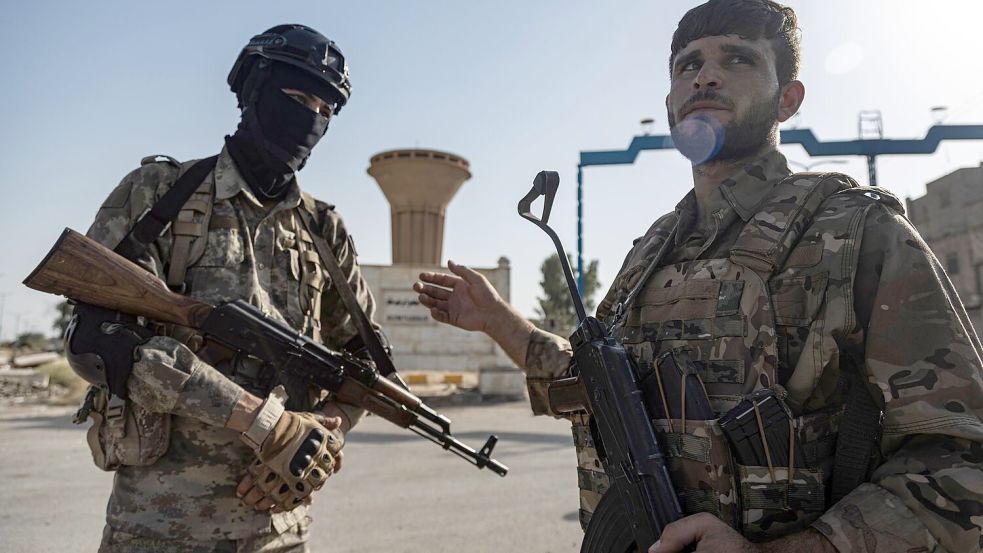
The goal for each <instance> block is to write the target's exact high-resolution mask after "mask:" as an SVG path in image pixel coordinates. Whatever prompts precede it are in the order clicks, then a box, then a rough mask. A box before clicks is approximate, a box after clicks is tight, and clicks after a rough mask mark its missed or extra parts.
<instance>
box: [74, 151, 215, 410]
mask: <svg viewBox="0 0 983 553" xmlns="http://www.w3.org/2000/svg"><path fill="white" fill-rule="evenodd" d="M217 160H218V156H212V157H207V158H205V159H202V160H199V161H197V162H196V163H195V164H194V165H192V166H191V167H190V168H189V169H188V170H187V171H185V172H184V174H182V175H181V176H180V177H178V179H177V180H176V181H175V182H174V184H173V185H172V186H171V188H170V190H168V191H167V192H166V193H164V195H163V196H161V198H160V199H159V200H157V202H156V203H154V205H153V206H152V207H151V208H150V209H149V210H147V211H146V212H145V213H144V214H143V215H141V216H140V218H139V219H138V220H137V222H136V223H135V224H134V225H133V227H132V228H130V231H129V232H127V233H126V236H124V237H123V239H122V240H120V242H119V244H117V245H116V247H115V248H114V249H113V251H115V252H116V253H118V254H119V255H121V256H123V257H125V258H126V259H128V260H130V261H132V262H134V263H135V262H136V261H137V259H139V258H140V256H142V255H143V254H144V253H145V252H146V251H147V248H149V247H150V244H152V243H153V242H154V240H156V239H157V238H158V237H159V236H160V235H161V233H162V232H164V229H166V228H167V225H169V224H170V223H171V221H172V220H174V218H175V217H177V215H178V212H179V211H181V208H182V207H184V204H185V203H187V201H188V199H189V198H191V195H192V194H194V191H195V190H197V189H198V187H199V186H200V185H201V183H202V181H204V180H205V177H207V176H208V173H210V172H211V171H212V169H214V168H215V163H216V161H217ZM75 314H76V315H77V316H79V317H82V318H87V319H91V320H95V321H97V322H98V321H100V320H104V319H109V320H116V321H123V322H124V323H132V324H133V325H134V326H135V325H136V320H137V319H136V317H132V316H129V315H123V314H120V313H115V314H113V313H112V312H108V311H107V310H105V309H101V308H98V307H94V306H90V305H85V304H80V305H77V306H76V307H75ZM83 330H88V331H90V334H89V335H86V336H85V337H84V338H82V340H83V341H87V342H89V343H90V344H93V345H94V347H93V349H92V350H90V351H95V352H99V349H100V347H105V344H100V343H99V341H100V340H102V341H103V342H107V341H112V338H111V337H107V335H106V334H104V333H103V332H102V331H94V329H93V328H90V327H88V326H85V327H83ZM72 342H73V343H74V339H72ZM69 347H71V346H69ZM110 352H111V348H110ZM101 355H103V356H106V355H109V353H107V352H101ZM127 357H129V356H127ZM132 370H133V363H132V359H129V361H125V360H120V359H116V362H110V363H106V369H105V371H106V384H107V387H108V388H109V391H110V392H111V395H110V398H109V407H108V409H109V410H108V411H107V413H111V416H108V418H109V419H110V420H121V417H122V413H123V405H124V400H125V399H126V397H127V394H126V381H127V380H128V379H129V377H130V372H131V371H132ZM81 413H82V410H81V409H80V410H79V413H78V414H76V418H78V417H80V416H81Z"/></svg>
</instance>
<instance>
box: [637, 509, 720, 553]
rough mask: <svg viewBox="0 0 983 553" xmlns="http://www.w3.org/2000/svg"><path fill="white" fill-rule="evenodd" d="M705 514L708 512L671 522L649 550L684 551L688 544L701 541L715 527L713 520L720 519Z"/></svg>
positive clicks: (660, 552) (672, 552)
mask: <svg viewBox="0 0 983 553" xmlns="http://www.w3.org/2000/svg"><path fill="white" fill-rule="evenodd" d="M703 515H707V513H698V514H695V515H690V516H687V517H683V518H681V519H679V520H677V521H675V522H671V523H669V524H668V525H667V526H666V527H665V529H664V530H663V531H662V535H661V536H659V541H657V542H656V543H655V544H653V546H652V548H650V549H649V551H654V552H655V553H682V551H683V550H684V548H685V547H686V546H687V545H689V544H691V543H696V542H699V541H700V539H702V538H703V535H704V534H705V533H706V532H707V531H709V530H710V529H712V528H713V526H714V523H713V521H714V520H719V519H718V518H717V517H715V516H713V515H707V516H703ZM711 519H712V520H711Z"/></svg>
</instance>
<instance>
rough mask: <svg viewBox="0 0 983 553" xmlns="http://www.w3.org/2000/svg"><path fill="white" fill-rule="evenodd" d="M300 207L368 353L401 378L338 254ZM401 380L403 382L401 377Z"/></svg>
mask: <svg viewBox="0 0 983 553" xmlns="http://www.w3.org/2000/svg"><path fill="white" fill-rule="evenodd" d="M297 211H298V212H299V213H300V220H301V222H302V223H303V224H304V228H305V229H307V232H308V233H310V235H311V238H312V239H313V240H314V248H315V249H316V250H317V254H318V255H319V256H320V257H321V261H322V262H323V263H324V266H325V268H327V270H328V275H329V276H330V277H331V282H332V284H334V287H335V289H336V290H337V291H338V295H339V296H341V301H342V303H344V304H345V308H346V309H348V314H349V316H351V318H352V322H353V323H354V324H355V328H356V329H358V334H359V336H361V337H362V342H363V343H364V344H365V348H366V349H368V350H369V355H370V356H371V357H372V361H374V362H375V367H376V370H378V371H379V373H380V374H382V375H383V376H385V377H390V376H395V377H396V378H399V375H398V374H397V373H396V367H395V366H394V365H393V361H392V359H391V358H390V357H389V354H388V353H386V350H385V348H384V347H383V346H382V342H380V341H379V337H378V336H377V335H376V333H375V332H374V331H373V330H372V324H371V323H370V322H369V318H368V316H367V315H366V314H365V311H364V310H363V309H362V306H361V305H359V303H358V300H357V299H356V298H355V292H353V291H352V287H351V286H350V285H349V284H348V278H347V277H346V276H345V273H344V272H343V271H342V270H341V267H340V266H339V265H338V259H337V258H336V257H335V255H334V252H333V251H331V247H330V246H329V245H328V243H327V241H325V240H324V238H323V236H322V235H321V233H320V232H316V229H317V228H318V227H317V225H316V224H315V222H314V221H313V218H312V216H311V213H310V212H309V211H308V210H307V209H305V208H304V207H302V208H301V209H299V210H297ZM400 383H402V381H401V380H400Z"/></svg>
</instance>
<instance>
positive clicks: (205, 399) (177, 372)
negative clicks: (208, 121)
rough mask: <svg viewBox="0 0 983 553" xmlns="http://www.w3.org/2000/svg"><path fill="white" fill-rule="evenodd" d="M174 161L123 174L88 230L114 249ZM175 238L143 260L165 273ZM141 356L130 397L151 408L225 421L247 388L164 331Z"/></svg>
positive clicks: (173, 174) (164, 182) (168, 177)
mask: <svg viewBox="0 0 983 553" xmlns="http://www.w3.org/2000/svg"><path fill="white" fill-rule="evenodd" d="M177 173H178V168H177V167H176V166H174V165H171V164H169V163H150V164H147V165H143V166H141V167H140V168H138V169H136V170H135V171H133V172H131V173H130V174H128V175H127V176H126V177H124V178H123V180H122V182H120V184H119V185H118V186H117V187H116V188H115V189H114V190H113V191H112V192H111V193H110V194H109V197H108V198H106V201H104V202H103V204H102V207H100V208H99V212H98V213H97V214H96V218H95V221H94V222H93V223H92V226H90V227H89V230H88V232H87V235H88V236H89V237H90V238H92V239H93V240H96V241H97V242H99V243H101V244H103V245H104V246H106V247H108V248H114V247H116V244H118V243H119V241H120V240H122V238H123V236H125V235H126V233H127V232H128V231H129V230H130V227H132V226H133V224H134V223H135V222H136V220H137V219H138V218H139V217H140V215H141V214H142V213H143V212H144V211H146V210H147V209H149V208H150V207H151V206H153V204H154V203H155V202H156V201H157V199H158V198H159V197H160V196H161V195H163V193H164V192H165V191H166V188H167V186H169V185H170V184H171V183H172V182H174V180H175V179H176V178H177ZM169 248H170V239H169V238H168V237H167V236H165V237H162V238H161V239H159V240H157V241H155V242H154V243H153V244H151V245H150V247H149V248H148V249H147V251H146V252H145V253H144V254H143V255H142V256H141V257H140V258H139V259H138V260H137V262H138V263H139V264H140V265H141V266H142V267H143V268H144V269H146V270H147V271H149V272H151V273H153V274H154V275H158V276H159V275H162V274H163V272H164V263H163V262H162V261H161V260H162V259H167V258H168V256H169V253H170V251H169ZM136 353H137V357H138V360H137V361H135V362H134V364H133V372H132V373H131V375H130V379H129V380H128V381H127V391H128V392H129V395H130V397H131V398H132V399H133V400H134V401H136V402H137V403H139V404H140V405H141V406H143V407H144V408H146V409H147V410H149V411H155V412H166V413H175V414H178V415H182V416H189V417H193V418H196V419H198V420H201V421H203V422H206V423H208V424H214V425H218V426H222V425H224V424H225V422H226V421H227V420H228V417H229V415H230V414H231V413H232V408H233V406H234V405H235V403H236V402H237V401H238V399H239V394H241V393H242V389H241V388H240V387H239V386H238V385H236V384H235V383H233V382H232V381H231V380H229V379H228V378H226V377H225V376H224V375H222V374H221V373H219V372H218V371H217V370H215V369H214V368H212V367H211V366H209V365H207V364H205V363H204V362H202V361H201V360H199V359H198V358H197V356H195V355H194V354H193V353H192V352H191V351H190V350H189V349H188V348H186V347H185V346H184V345H182V344H180V343H179V342H177V341H176V340H173V339H170V338H166V337H162V336H158V337H154V338H151V339H150V340H149V341H148V342H147V343H146V344H144V345H142V346H140V347H138V348H137V352H136Z"/></svg>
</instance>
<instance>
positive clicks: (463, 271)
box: [447, 259, 481, 284]
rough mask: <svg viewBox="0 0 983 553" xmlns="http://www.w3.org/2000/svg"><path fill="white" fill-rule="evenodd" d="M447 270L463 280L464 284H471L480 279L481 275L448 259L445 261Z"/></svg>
mask: <svg viewBox="0 0 983 553" xmlns="http://www.w3.org/2000/svg"><path fill="white" fill-rule="evenodd" d="M447 268H448V269H450V270H451V271H452V272H453V273H454V274H455V275H457V276H459V277H461V278H462V279H464V282H467V283H469V284H473V283H474V282H476V281H478V280H480V279H481V274H480V273H478V272H477V271H475V270H474V269H471V268H469V267H466V266H464V265H459V264H457V263H454V262H453V261H451V260H450V259H448V260H447Z"/></svg>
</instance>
